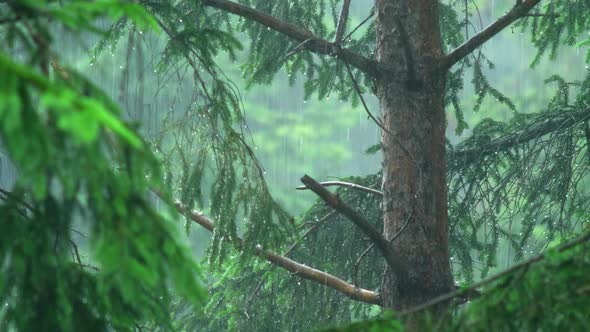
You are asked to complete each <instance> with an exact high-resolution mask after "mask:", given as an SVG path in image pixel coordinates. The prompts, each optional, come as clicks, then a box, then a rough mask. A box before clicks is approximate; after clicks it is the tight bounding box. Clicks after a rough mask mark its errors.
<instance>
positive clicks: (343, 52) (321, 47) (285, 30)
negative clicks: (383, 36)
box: [203, 0, 388, 77]
mask: <svg viewBox="0 0 590 332" xmlns="http://www.w3.org/2000/svg"><path fill="white" fill-rule="evenodd" d="M203 5H205V6H209V7H214V8H217V9H221V10H223V11H226V12H228V13H232V14H235V15H237V16H240V17H243V18H246V19H249V20H252V21H255V22H257V23H259V24H262V25H264V26H265V27H268V28H270V29H273V30H275V31H277V32H279V33H282V34H283V35H285V36H287V37H289V38H291V39H294V40H296V41H298V42H300V43H304V42H305V44H304V46H305V48H306V49H308V50H310V51H312V52H314V53H317V54H324V55H330V56H338V57H339V58H340V59H342V61H345V62H346V63H349V64H350V65H351V66H354V67H355V68H358V69H359V70H361V71H362V72H364V73H367V74H369V75H371V76H374V77H377V76H379V75H386V74H387V72H388V70H386V68H384V66H383V65H381V64H379V63H378V62H377V61H375V60H372V59H369V58H366V57H364V56H362V55H360V54H358V53H355V52H353V51H350V50H348V49H346V48H341V49H340V48H339V47H338V45H336V44H334V43H331V42H329V41H327V40H325V39H323V38H319V37H317V36H315V35H314V34H313V33H311V31H309V30H307V29H305V28H302V27H300V26H298V25H295V24H292V23H288V22H285V21H282V20H279V19H277V18H276V17H274V16H271V15H268V14H265V13H263V12H260V11H258V10H256V9H253V8H250V7H248V6H244V5H242V4H239V3H236V2H233V1H228V0H203ZM307 40H309V41H307Z"/></svg>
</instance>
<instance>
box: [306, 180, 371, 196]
mask: <svg viewBox="0 0 590 332" xmlns="http://www.w3.org/2000/svg"><path fill="white" fill-rule="evenodd" d="M320 184H321V185H322V186H324V187H330V186H339V187H347V188H352V189H357V190H360V191H364V192H368V193H371V194H374V195H377V196H383V192H381V191H379V190H377V189H373V188H369V187H363V186H361V185H359V184H356V183H351V182H344V181H325V182H320ZM295 189H297V190H306V189H309V188H307V187H306V186H299V187H297V188H295Z"/></svg>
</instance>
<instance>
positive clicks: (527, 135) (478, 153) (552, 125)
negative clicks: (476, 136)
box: [449, 109, 590, 165]
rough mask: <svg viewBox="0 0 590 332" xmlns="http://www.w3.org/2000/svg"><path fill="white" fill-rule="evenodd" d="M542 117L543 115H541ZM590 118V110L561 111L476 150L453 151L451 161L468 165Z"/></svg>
mask: <svg viewBox="0 0 590 332" xmlns="http://www.w3.org/2000/svg"><path fill="white" fill-rule="evenodd" d="M541 116H542V115H541ZM589 118H590V109H587V110H583V111H577V112H576V111H569V112H568V111H559V113H556V116H555V117H554V118H551V119H549V120H546V121H543V122H542V123H540V124H533V125H530V126H527V128H526V129H525V130H523V131H520V132H517V133H512V134H509V135H505V136H502V137H499V138H497V139H495V140H493V141H491V142H489V143H487V144H484V145H481V146H478V147H476V148H470V149H461V150H456V151H451V152H450V153H449V160H452V161H454V162H461V163H462V164H464V165H466V164H469V163H471V162H473V161H474V160H477V159H480V158H484V157H486V156H488V155H491V154H493V153H495V152H497V151H500V150H507V149H510V148H512V147H514V146H516V145H518V144H523V143H526V142H529V141H531V140H534V139H537V138H539V137H542V136H545V135H547V134H550V133H552V132H554V131H556V130H560V129H564V128H569V127H571V126H574V125H576V124H578V123H581V122H584V121H587V120H588V119H589Z"/></svg>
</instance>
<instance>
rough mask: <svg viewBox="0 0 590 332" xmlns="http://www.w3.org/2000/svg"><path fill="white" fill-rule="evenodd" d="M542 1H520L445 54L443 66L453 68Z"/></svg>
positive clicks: (443, 67) (445, 68)
mask: <svg viewBox="0 0 590 332" xmlns="http://www.w3.org/2000/svg"><path fill="white" fill-rule="evenodd" d="M539 2H541V0H524V1H521V2H520V3H517V4H516V5H515V6H514V7H513V8H512V9H511V10H510V11H509V12H508V13H506V14H505V15H504V16H502V17H500V18H499V19H498V20H496V21H495V22H494V23H492V24H490V25H488V27H487V28H485V29H484V30H483V31H481V32H480V33H478V34H476V35H475V36H473V37H471V39H469V40H468V41H466V42H465V43H463V44H462V45H460V46H459V47H457V48H456V49H454V50H453V51H452V52H451V53H449V54H448V55H447V56H445V57H444V58H443V59H442V63H441V68H442V69H444V70H447V69H449V68H451V67H452V66H453V65H454V64H455V63H457V62H459V61H460V60H461V59H463V58H464V57H465V56H467V55H468V54H469V53H471V52H473V51H474V50H475V49H476V48H478V47H480V46H481V45H483V44H484V43H485V42H487V41H488V40H489V39H490V38H492V37H494V36H495V35H496V34H498V33H499V32H500V31H502V30H503V29H504V28H506V27H507V26H509V25H510V24H511V23H513V22H514V21H516V20H518V19H519V18H522V17H524V16H526V15H527V14H528V11H529V10H531V9H532V8H533V7H534V6H535V5H536V4H538V3H539Z"/></svg>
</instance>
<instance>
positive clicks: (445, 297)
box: [400, 232, 590, 315]
mask: <svg viewBox="0 0 590 332" xmlns="http://www.w3.org/2000/svg"><path fill="white" fill-rule="evenodd" d="M589 240H590V232H586V233H585V234H583V235H581V236H579V237H578V238H576V239H573V240H571V241H570V242H567V243H566V244H564V245H562V246H561V247H559V248H558V249H557V250H558V251H559V252H564V251H566V250H569V249H571V248H573V247H576V246H578V245H580V244H583V243H586V242H588V241H589ZM545 257H546V255H545V254H541V255H538V256H535V257H533V258H531V259H529V260H527V261H524V262H522V263H520V264H516V265H514V266H512V267H510V268H509V269H506V270H504V271H502V272H500V273H498V274H496V275H494V276H492V277H489V278H487V279H484V280H482V281H479V282H476V283H474V284H472V285H470V286H469V287H466V288H461V289H458V290H456V291H454V292H450V293H447V294H444V295H441V296H439V297H436V298H434V299H432V300H430V301H427V302H425V303H423V304H421V305H419V306H416V307H414V308H412V309H409V310H406V311H404V312H401V313H400V314H401V315H407V314H410V313H413V312H417V311H421V310H424V309H426V308H429V307H431V306H433V305H436V304H438V303H441V302H445V301H449V300H451V299H453V298H456V297H462V296H465V295H469V294H470V293H471V294H474V293H475V294H478V292H477V290H476V289H477V288H479V287H481V286H485V285H487V284H490V283H492V282H494V281H496V280H498V279H500V278H502V277H504V276H507V275H509V274H511V273H513V272H516V271H518V270H521V269H524V268H527V267H529V266H530V265H532V264H534V263H537V262H539V261H541V260H543V259H545Z"/></svg>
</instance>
